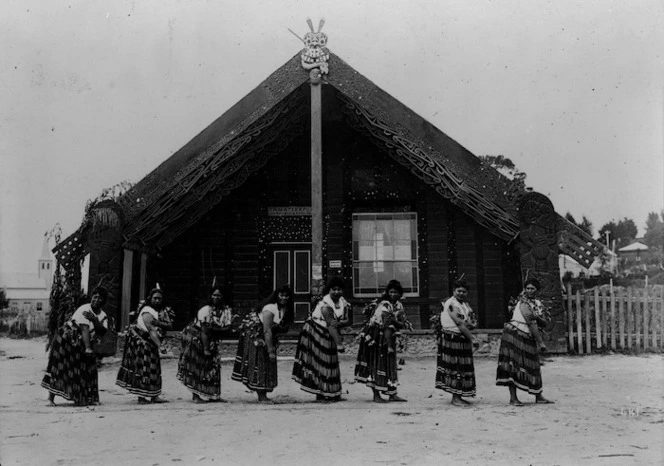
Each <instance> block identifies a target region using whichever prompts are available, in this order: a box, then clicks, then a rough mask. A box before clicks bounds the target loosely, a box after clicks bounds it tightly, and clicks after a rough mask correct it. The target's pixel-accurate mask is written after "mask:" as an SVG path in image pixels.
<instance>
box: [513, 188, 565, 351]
mask: <svg viewBox="0 0 664 466" xmlns="http://www.w3.org/2000/svg"><path fill="white" fill-rule="evenodd" d="M519 223H520V235H519V238H520V244H519V246H520V256H521V277H522V281H523V280H525V278H526V276H528V277H533V278H536V279H537V280H539V282H540V284H541V290H540V296H539V297H540V299H541V300H542V303H543V304H544V306H545V308H547V309H548V310H549V312H550V313H551V317H552V322H551V325H550V326H549V328H548V329H547V331H546V332H545V335H544V339H545V341H546V343H547V348H548V350H549V351H550V352H552V353H564V352H566V351H567V347H566V343H565V318H564V317H565V316H564V309H563V302H562V288H561V283H560V270H559V268H558V243H557V238H558V231H557V223H558V222H557V214H556V212H555V211H554V209H553V204H552V203H551V201H550V200H549V198H548V197H546V196H544V195H543V194H539V193H534V192H531V193H526V194H525V195H524V196H523V197H522V198H521V200H520V202H519Z"/></svg>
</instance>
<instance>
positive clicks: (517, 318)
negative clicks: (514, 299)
mask: <svg viewBox="0 0 664 466" xmlns="http://www.w3.org/2000/svg"><path fill="white" fill-rule="evenodd" d="M521 304H522V303H519V304H517V306H516V307H515V308H514V312H512V320H510V324H512V325H514V326H515V327H516V328H518V329H519V330H521V331H522V332H525V333H528V334H530V327H528V323H527V322H526V318H525V317H523V313H522V312H521Z"/></svg>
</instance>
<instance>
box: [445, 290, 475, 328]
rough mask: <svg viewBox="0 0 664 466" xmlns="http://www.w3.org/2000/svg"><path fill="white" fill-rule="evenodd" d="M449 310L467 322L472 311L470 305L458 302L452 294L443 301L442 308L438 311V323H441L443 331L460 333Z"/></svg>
mask: <svg viewBox="0 0 664 466" xmlns="http://www.w3.org/2000/svg"><path fill="white" fill-rule="evenodd" d="M450 312H454V315H455V316H456V317H457V318H458V319H460V320H463V321H464V322H467V321H468V320H469V319H470V313H471V312H472V310H471V309H470V306H469V305H468V303H465V302H464V303H462V302H460V301H459V300H457V299H456V298H455V297H454V296H452V297H451V298H449V299H448V300H447V301H445V303H443V310H442V311H441V313H440V325H442V327H443V331H445V332H452V333H461V330H459V326H458V325H457V324H456V322H454V320H453V319H452V316H451V315H450Z"/></svg>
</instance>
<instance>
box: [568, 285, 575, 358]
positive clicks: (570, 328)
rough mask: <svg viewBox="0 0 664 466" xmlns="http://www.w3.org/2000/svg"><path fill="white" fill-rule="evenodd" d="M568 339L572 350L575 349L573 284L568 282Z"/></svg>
mask: <svg viewBox="0 0 664 466" xmlns="http://www.w3.org/2000/svg"><path fill="white" fill-rule="evenodd" d="M566 297H567V340H568V341H569V349H570V351H572V350H574V313H573V312H572V285H571V284H569V283H568V284H567V296H566Z"/></svg>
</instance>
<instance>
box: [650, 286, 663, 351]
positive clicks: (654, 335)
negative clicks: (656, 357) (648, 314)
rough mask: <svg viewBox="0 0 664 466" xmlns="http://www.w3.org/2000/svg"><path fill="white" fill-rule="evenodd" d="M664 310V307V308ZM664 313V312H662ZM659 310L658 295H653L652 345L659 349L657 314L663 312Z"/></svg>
mask: <svg viewBox="0 0 664 466" xmlns="http://www.w3.org/2000/svg"><path fill="white" fill-rule="evenodd" d="M663 311H664V309H663ZM662 313H664V312H662ZM662 313H658V312H657V297H656V296H653V297H652V326H651V327H652V347H653V348H654V349H657V316H658V315H660V314H662Z"/></svg>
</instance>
